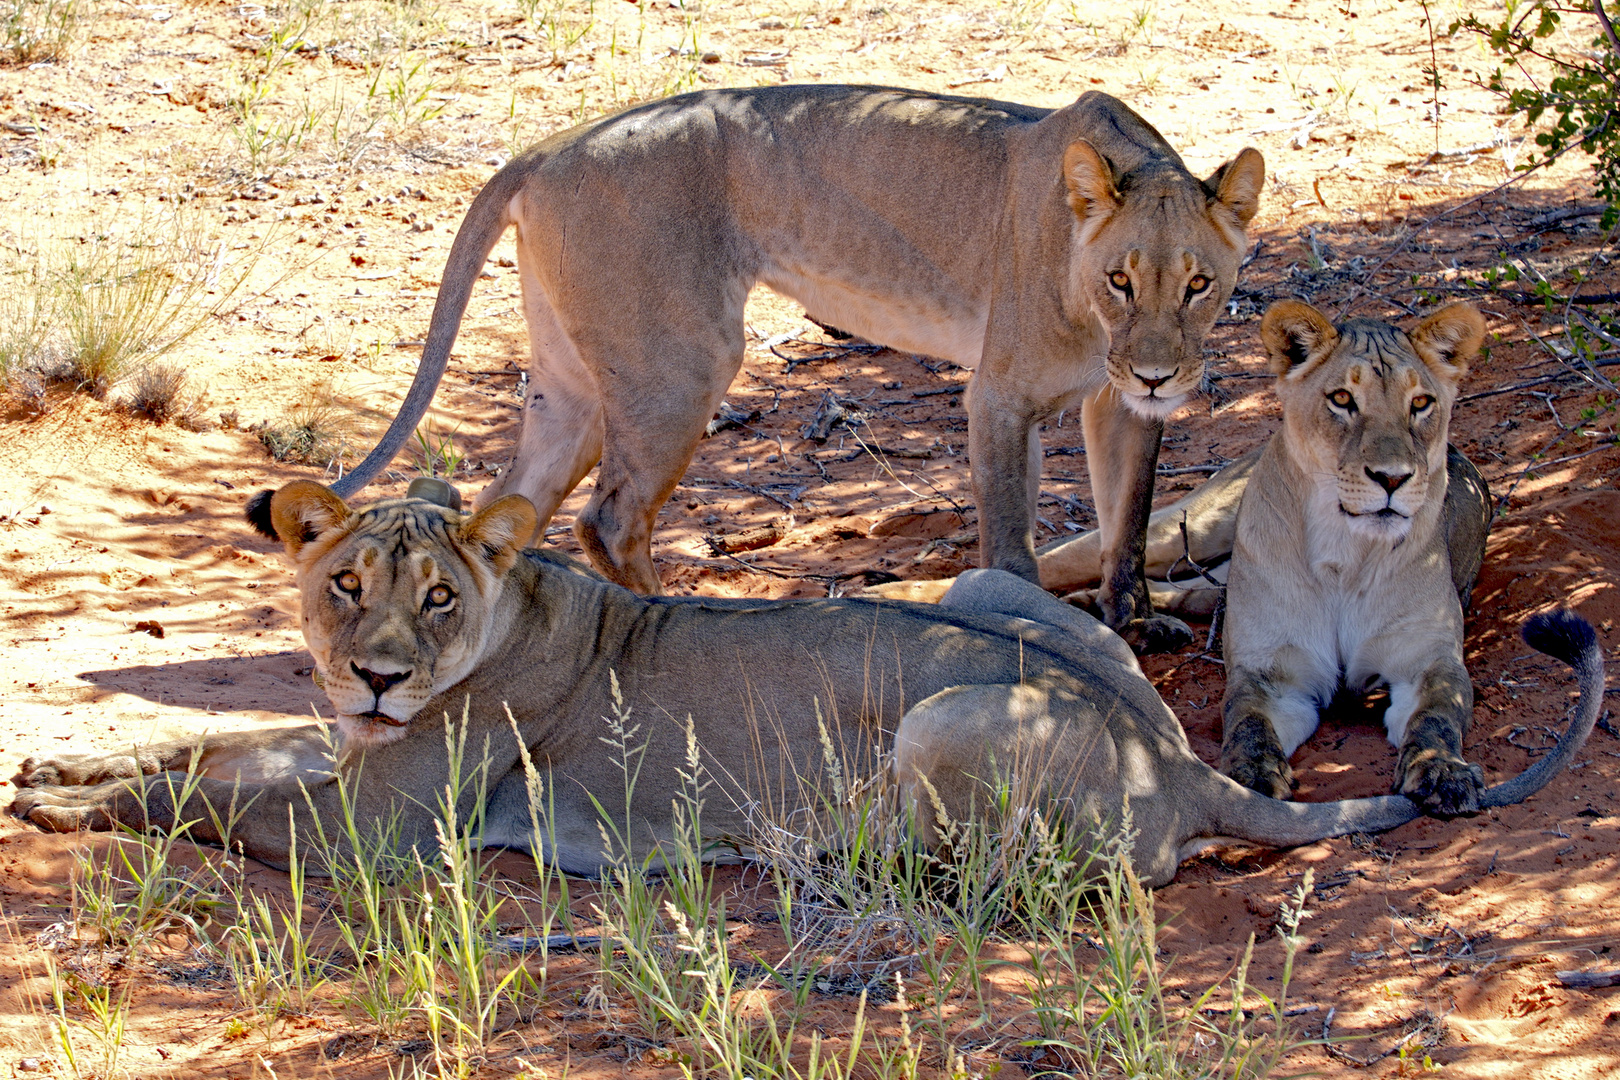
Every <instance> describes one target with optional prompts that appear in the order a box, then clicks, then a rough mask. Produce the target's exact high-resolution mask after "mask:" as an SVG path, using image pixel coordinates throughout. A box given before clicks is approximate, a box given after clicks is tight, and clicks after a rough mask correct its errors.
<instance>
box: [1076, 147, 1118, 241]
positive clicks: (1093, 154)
mask: <svg viewBox="0 0 1620 1080" xmlns="http://www.w3.org/2000/svg"><path fill="white" fill-rule="evenodd" d="M1063 181H1064V183H1065V184H1067V185H1068V187H1069V207H1070V208H1071V209H1072V210H1074V212H1075V214H1076V215H1078V216H1079V218H1080V220H1082V221H1084V220H1085V219H1086V218H1089V217H1092V216H1094V215H1102V214H1112V213H1113V212H1114V211H1116V210H1118V209H1119V208H1120V206H1121V205H1122V203H1123V200H1122V199H1121V198H1120V197H1119V189H1118V188H1116V187H1114V170H1113V168H1112V167H1111V166H1110V165H1109V164H1108V159H1107V158H1105V157H1103V156H1102V155H1101V154H1099V153H1097V148H1096V147H1094V146H1092V145H1091V144H1090V143H1088V142H1087V141H1086V140H1084V139H1076V140H1075V141H1074V142H1072V143H1070V144H1069V148H1068V149H1067V150H1065V151H1063Z"/></svg>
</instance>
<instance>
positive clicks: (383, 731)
mask: <svg viewBox="0 0 1620 1080" xmlns="http://www.w3.org/2000/svg"><path fill="white" fill-rule="evenodd" d="M337 724H338V734H339V735H341V736H342V737H343V744H344V745H345V746H358V747H362V748H363V747H368V746H387V745H388V744H389V743H396V742H399V740H401V739H403V738H404V737H405V733H406V732H407V731H409V730H410V721H409V720H396V719H394V718H393V717H392V716H384V715H383V714H382V713H376V712H372V713H360V714H347V715H346V714H344V713H339V714H338V718H337Z"/></svg>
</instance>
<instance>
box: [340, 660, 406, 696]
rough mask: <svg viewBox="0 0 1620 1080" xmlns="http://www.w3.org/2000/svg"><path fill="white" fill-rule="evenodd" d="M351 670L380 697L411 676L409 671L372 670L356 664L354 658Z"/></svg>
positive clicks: (350, 663)
mask: <svg viewBox="0 0 1620 1080" xmlns="http://www.w3.org/2000/svg"><path fill="white" fill-rule="evenodd" d="M349 670H350V671H352V672H354V673H355V674H356V675H358V676H360V678H361V679H362V680H363V681H364V682H365V684H366V685H367V686H369V687H371V692H372V693H373V694H376V695H377V696H378V697H382V695H384V694H386V693H387V692H388V688H389V687H391V686H396V685H398V684H399V683H402V682H404V681H405V680H406V679H408V678H410V677H411V673H410V672H409V671H390V672H386V673H385V672H381V671H371V670H369V669H367V668H363V667H361V666H360V665H359V664H356V663H355V662H354V661H353V660H350V661H349Z"/></svg>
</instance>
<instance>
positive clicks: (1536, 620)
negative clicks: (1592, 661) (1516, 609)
mask: <svg viewBox="0 0 1620 1080" xmlns="http://www.w3.org/2000/svg"><path fill="white" fill-rule="evenodd" d="M1523 633H1524V640H1525V644H1527V645H1529V646H1530V647H1531V648H1532V649H1535V650H1536V651H1537V652H1544V653H1546V654H1547V655H1548V656H1555V657H1557V658H1558V659H1560V660H1562V661H1563V662H1564V663H1566V664H1568V665H1569V666H1570V667H1574V666H1575V665H1576V663H1578V662H1579V661H1580V659H1581V657H1583V656H1584V655H1586V653H1587V651H1588V650H1590V649H1593V648H1596V647H1597V631H1595V630H1593V629H1592V624H1591V623H1589V622H1587V621H1586V620H1585V619H1583V618H1581V617H1580V616H1579V615H1577V614H1575V613H1574V612H1573V611H1570V610H1569V609H1568V608H1558V609H1557V610H1556V611H1546V612H1543V613H1541V614H1540V615H1535V616H1532V617H1531V619H1530V621H1529V622H1527V623H1525V624H1524V631H1523Z"/></svg>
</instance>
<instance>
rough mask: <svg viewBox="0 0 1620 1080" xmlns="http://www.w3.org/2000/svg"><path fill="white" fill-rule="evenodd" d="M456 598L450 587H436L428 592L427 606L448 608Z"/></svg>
mask: <svg viewBox="0 0 1620 1080" xmlns="http://www.w3.org/2000/svg"><path fill="white" fill-rule="evenodd" d="M455 598H456V594H455V593H453V592H451V591H450V587H449V586H448V585H435V586H433V588H431V589H429V590H428V594H427V604H428V607H447V606H448V605H449V603H450V601H452V600H454V599H455Z"/></svg>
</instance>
